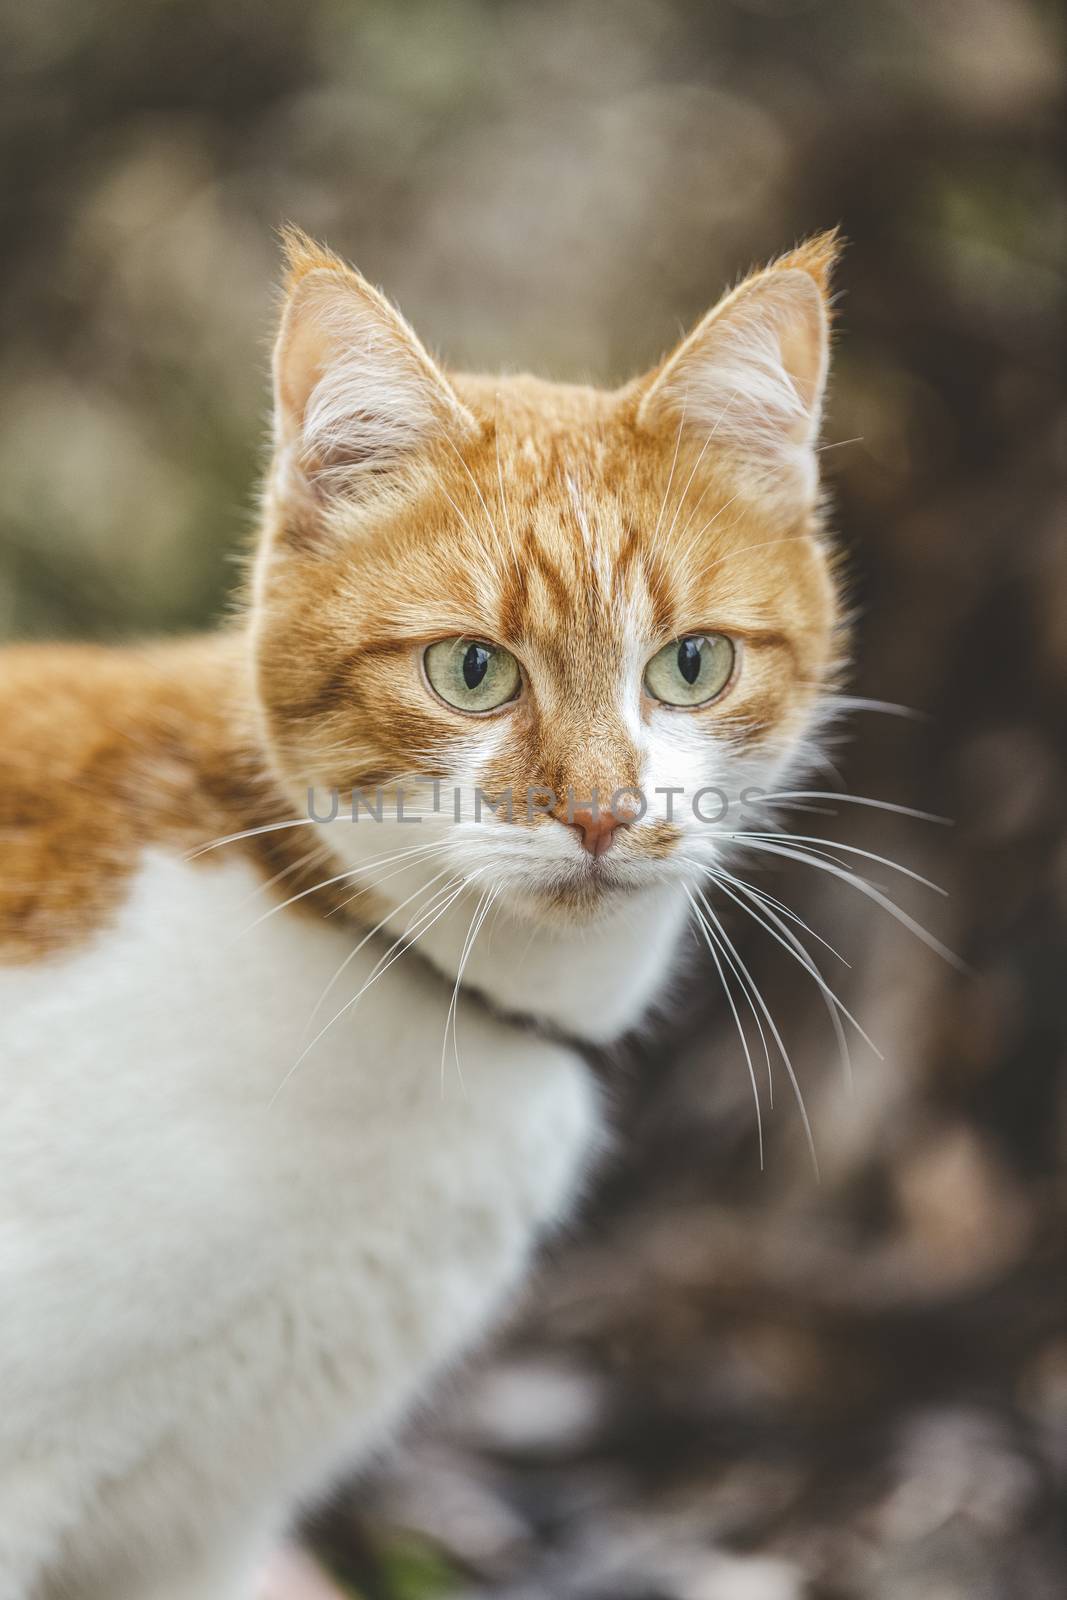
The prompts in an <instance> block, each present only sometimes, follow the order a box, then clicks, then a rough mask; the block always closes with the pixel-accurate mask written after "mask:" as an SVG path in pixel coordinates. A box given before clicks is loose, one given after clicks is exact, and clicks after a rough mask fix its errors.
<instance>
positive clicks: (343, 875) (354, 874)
mask: <svg viewBox="0 0 1067 1600" xmlns="http://www.w3.org/2000/svg"><path fill="white" fill-rule="evenodd" d="M439 848H440V844H439V842H437V843H434V844H423V845H413V846H411V847H410V848H409V849H407V850H402V851H400V852H399V853H398V854H397V855H393V856H386V858H385V860H384V861H383V860H376V861H369V862H367V863H365V864H362V865H360V866H356V867H346V868H345V870H344V871H343V872H337V873H335V874H334V875H333V877H332V878H322V879H320V881H319V882H318V883H313V884H311V885H310V886H309V887H308V888H307V889H300V890H299V891H298V892H297V893H296V894H291V895H290V896H289V898H288V900H282V901H281V902H280V903H279V904H278V905H276V906H271V907H270V909H269V910H267V911H264V912H263V914H262V916H259V917H257V918H256V920H255V922H250V923H249V924H248V926H247V927H246V928H242V929H241V932H240V933H239V934H238V935H237V937H238V938H244V937H245V935H246V934H249V933H251V932H252V930H253V928H258V927H259V926H260V924H261V923H263V922H267V921H269V919H270V918H271V917H275V916H277V914H278V912H279V911H285V910H286V909H287V907H289V906H292V905H296V903H297V901H299V900H306V899H307V897H308V895H309V894H316V893H317V892H318V891H319V890H320V889H329V888H330V887H331V886H332V885H333V884H335V883H344V882H345V881H346V880H350V879H352V878H358V877H359V875H360V873H361V872H364V871H366V869H367V867H373V866H379V867H384V866H389V865H390V864H391V863H392V862H394V861H399V860H400V859H401V858H402V857H404V856H415V855H421V854H423V853H425V852H426V851H427V850H436V849H439ZM352 898H353V899H355V898H356V896H354V895H353V896H352Z"/></svg>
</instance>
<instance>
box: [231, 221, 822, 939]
mask: <svg viewBox="0 0 1067 1600" xmlns="http://www.w3.org/2000/svg"><path fill="white" fill-rule="evenodd" d="M830 253H831V250H830V245H829V243H828V242H827V241H819V242H816V244H814V245H812V246H809V247H808V248H807V250H806V251H804V250H802V251H800V252H798V253H796V254H795V255H794V256H793V257H791V258H787V259H786V260H785V261H784V262H783V263H781V264H780V265H779V266H777V267H776V268H772V269H770V270H769V271H768V272H767V273H764V274H761V275H758V276H757V277H756V278H754V279H751V280H749V281H748V283H747V284H745V285H742V287H741V289H739V290H736V291H734V294H733V295H732V296H730V297H728V298H727V300H726V301H724V302H723V303H722V304H721V306H720V307H719V308H718V309H717V311H716V312H714V313H712V315H711V316H710V317H709V318H708V319H705V322H704V323H702V324H701V325H700V326H699V327H698V328H697V329H696V330H695V332H694V333H693V334H691V335H690V336H689V338H688V340H686V341H685V343H684V344H683V345H682V346H681V347H680V349H679V350H678V351H677V352H675V354H674V355H673V356H672V357H671V358H669V359H668V361H666V362H665V363H663V364H662V365H661V366H660V367H659V368H657V369H656V371H655V372H654V373H652V374H650V375H649V376H648V377H646V378H643V379H641V380H639V381H637V382H635V383H633V384H631V385H628V386H627V387H626V388H625V389H623V390H621V391H617V392H614V393H608V392H603V391H599V390H595V389H584V388H575V387H568V386H563V385H553V384H548V383H543V382H540V381H538V380H536V379H533V378H528V377H516V378H499V379H487V378H470V377H461V376H452V377H449V378H446V377H445V376H444V375H443V374H442V373H441V372H440V371H439V370H438V369H437V368H436V367H435V366H434V365H433V363H432V362H431V361H430V358H429V357H428V356H427V355H426V353H425V351H424V350H423V349H422V347H421V346H420V345H419V344H418V342H417V340H416V339H415V336H414V335H413V334H412V333H411V332H410V330H409V329H408V328H407V327H406V325H405V324H403V323H402V322H401V320H400V318H399V317H398V316H397V314H396V313H395V312H394V311H393V310H392V309H391V308H390V307H389V306H388V305H387V304H386V303H385V302H384V301H382V300H381V299H380V297H378V296H377V295H376V294H375V293H374V291H373V290H371V289H370V288H369V286H368V285H366V284H365V283H364V282H363V281H362V280H361V279H359V278H358V277H356V276H355V275H354V274H352V273H351V272H349V271H348V270H347V269H345V268H344V267H342V266H341V265H340V264H339V263H337V262H335V261H334V260H333V258H330V257H325V256H323V255H322V254H321V253H318V252H316V251H314V250H313V248H311V247H309V246H307V245H306V244H304V243H298V244H297V245H295V246H294V266H293V274H292V281H291V288H290V297H289V303H288V305H287V308H286V313H285V317H284V319H283V326H282V331H281V335H280V337H279V344H278V351H277V356H276V385H277V410H276V418H277V423H276V436H277V438H276V442H277V449H276V457H275V465H274V472H273V476H272V480H271V485H270V489H269V494H268V535H267V538H266V540H265V545H264V549H263V551H262V553H261V557H260V563H259V567H258V571H257V583H256V597H255V604H254V609H253V622H254V637H255V645H256V660H257V681H258V685H259V693H260V696H261V701H262V706H263V710H264V713H265V725H266V729H267V734H268V741H269V746H270V749H271V752H272V757H273V760H274V763H275V765H276V768H277V770H278V771H279V773H280V774H281V776H282V778H283V780H284V782H285V784H286V786H287V788H288V790H289V792H290V794H291V796H292V798H293V799H294V801H295V802H296V803H298V804H299V805H300V806H301V807H305V806H306V805H307V803H308V790H309V789H311V788H313V789H314V790H315V806H316V809H317V810H319V812H320V814H322V812H323V811H324V810H327V809H328V808H329V802H328V799H327V796H328V793H329V792H331V791H332V792H336V793H337V794H338V795H339V796H340V808H341V813H340V814H341V816H342V817H343V816H344V815H345V814H346V812H347V813H349V814H350V806H351V794H352V791H353V789H356V788H359V789H362V790H363V791H364V794H365V796H366V799H367V800H368V801H369V802H371V803H372V804H376V803H377V802H376V797H375V794H374V791H375V789H376V788H381V789H382V791H383V795H382V813H383V818H384V820H383V822H381V823H378V822H375V821H373V820H371V818H370V816H369V815H368V814H367V813H366V810H365V811H364V815H363V818H362V820H361V821H359V822H357V823H355V824H353V823H351V822H350V821H349V822H348V823H344V822H338V824H337V825H336V826H334V827H333V828H332V829H331V833H330V843H331V845H332V846H333V848H334V849H335V851H336V853H337V854H338V855H339V856H340V857H341V858H342V860H343V861H345V862H349V863H354V862H357V861H359V862H369V861H383V862H386V861H388V860H393V859H397V860H400V859H403V858H401V857H400V856H399V854H398V852H401V851H405V850H407V851H411V852H412V854H411V856H410V857H409V858H407V859H410V860H419V859H423V858H424V859H425V863H426V866H427V876H429V875H430V872H429V869H430V867H431V866H432V868H433V870H434V871H437V872H440V873H441V874H442V875H443V881H444V882H445V883H446V884H447V883H448V882H450V881H451V877H450V876H449V875H452V876H454V877H455V878H457V879H458V877H459V876H460V875H462V874H467V875H470V874H475V881H478V882H482V883H484V884H489V883H492V884H493V885H494V886H495V887H496V888H497V890H498V894H499V895H501V896H502V897H503V899H504V901H505V902H506V903H510V904H512V906H513V907H514V908H515V909H517V910H520V911H525V912H526V913H530V912H532V913H534V914H535V915H540V916H542V917H552V916H557V915H565V916H569V917H574V916H585V917H595V915H596V913H597V911H598V909H599V908H601V907H602V906H604V905H606V904H608V903H611V902H613V901H617V900H618V898H619V896H622V895H627V894H632V893H633V892H634V891H635V890H640V889H641V888H642V887H649V886H654V885H657V884H660V883H662V882H663V880H664V879H665V878H669V877H672V876H673V877H678V876H685V877H689V878H692V877H693V876H694V867H695V866H696V865H698V864H702V863H704V864H706V863H710V862H711V861H712V860H714V859H715V858H716V856H717V855H718V853H719V852H720V850H721V846H722V840H723V834H724V833H725V832H727V831H729V830H731V829H736V828H737V827H739V826H741V825H742V820H741V819H742V817H743V811H742V804H743V801H742V795H743V791H744V790H745V789H746V788H749V787H751V786H767V785H769V784H772V783H774V782H775V781H777V780H778V779H780V777H781V775H782V773H783V771H784V769H785V768H787V767H788V765H789V764H790V762H791V761H795V760H796V759H797V758H798V757H800V756H802V755H803V752H804V740H805V737H806V736H807V734H808V733H809V731H810V729H811V727H812V724H813V719H814V717H815V715H816V714H817V711H818V703H819V696H820V691H821V690H822V689H823V688H824V686H825V684H826V680H827V676H828V673H829V672H830V671H831V670H832V666H833V660H834V637H835V627H836V621H837V611H836V600H835V593H834V587H833V583H832V579H831V575H830V569H829V564H828V559H827V555H826V553H825V550H824V548H823V546H822V544H821V543H820V540H819V529H818V525H817V510H816V473H815V455H814V449H815V441H816V434H817V428H818V413H819V404H820V400H821V395H822V388H823V383H824V378H825V369H826V320H827V319H826V311H825V276H826V272H827V269H828V265H829V258H830ZM435 783H436V787H435ZM397 785H400V786H401V789H402V796H403V807H404V813H405V815H406V816H418V815H421V816H422V817H423V818H424V820H423V822H422V823H421V824H420V825H418V826H411V825H410V823H406V822H400V821H399V820H398V818H397V811H396V805H397V795H396V787H397ZM657 791H658V792H657ZM667 791H674V792H673V793H668V792H667ZM594 796H595V797H596V802H597V803H596V805H595V806H594V805H591V804H590V802H591V800H592V799H593V797H594ZM492 801H495V802H496V805H495V808H494V805H493V804H492V803H491V802H492ZM424 847H425V848H424ZM420 852H421V856H420Z"/></svg>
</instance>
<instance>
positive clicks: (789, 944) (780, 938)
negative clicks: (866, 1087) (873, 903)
mask: <svg viewBox="0 0 1067 1600" xmlns="http://www.w3.org/2000/svg"><path fill="white" fill-rule="evenodd" d="M714 876H716V877H717V876H718V874H714ZM719 887H720V888H721V889H722V892H723V894H725V895H727V896H728V897H729V898H730V899H731V900H732V901H733V902H734V904H735V905H737V906H740V907H741V910H742V911H744V912H746V913H747V915H748V916H750V917H753V918H754V920H755V921H756V922H759V923H760V925H761V926H762V927H763V928H764V929H765V931H766V932H767V933H769V934H770V935H771V938H772V939H776V940H777V942H778V943H779V944H781V945H783V946H784V948H786V949H788V950H789V951H790V954H792V955H793V956H794V958H797V951H798V950H799V951H800V953H801V956H802V957H803V959H802V960H801V962H800V964H801V966H803V967H804V968H805V969H806V970H807V971H808V972H809V973H810V974H811V976H812V977H813V978H814V979H815V982H816V983H817V984H818V986H819V988H820V989H821V990H822V992H823V994H824V995H825V996H826V997H827V998H828V999H830V1000H832V1001H833V1003H834V1005H835V1006H836V1007H837V1009H838V1010H839V1011H840V1013H841V1015H842V1016H843V1017H846V1018H847V1019H848V1021H849V1022H851V1024H852V1026H853V1027H854V1028H855V1030H856V1032H857V1033H858V1034H859V1036H860V1038H861V1039H862V1040H863V1042H864V1043H865V1044H867V1045H869V1046H870V1048H871V1049H872V1050H873V1051H874V1053H875V1055H876V1056H877V1057H878V1059H879V1061H884V1060H885V1056H884V1055H883V1054H882V1052H881V1050H879V1048H878V1046H877V1045H876V1044H875V1042H874V1040H873V1039H872V1038H871V1036H870V1034H869V1033H868V1032H867V1031H866V1029H865V1028H863V1027H862V1026H861V1024H860V1023H859V1022H857V1020H856V1018H855V1017H854V1016H853V1015H852V1012H851V1011H850V1010H849V1009H848V1007H847V1006H846V1005H845V1004H844V1002H843V1001H842V1000H839V999H838V997H837V995H836V994H835V993H834V991H833V990H832V989H831V988H830V985H829V984H828V983H827V982H826V979H825V978H824V977H823V975H822V973H821V972H820V971H819V968H818V967H817V966H816V964H815V962H814V961H813V959H812V957H811V956H810V955H809V953H808V951H807V950H805V948H804V946H803V945H802V944H801V942H800V940H799V939H798V938H797V937H796V935H795V934H793V933H790V931H789V929H788V928H786V927H785V925H784V923H783V922H782V919H781V918H780V917H778V916H777V915H776V914H775V913H774V912H773V911H772V910H771V909H770V907H769V906H763V907H762V908H761V909H762V910H763V911H764V912H765V913H766V915H767V917H769V918H771V919H772V920H773V921H774V922H775V924H776V925H777V926H778V928H779V929H780V930H781V932H780V933H776V932H775V931H774V929H773V928H771V927H770V926H768V924H767V923H765V922H763V921H762V919H761V918H760V917H759V916H758V915H757V914H756V912H755V911H754V910H753V909H752V908H751V906H748V905H745V904H744V903H743V901H742V900H741V899H739V898H738V896H737V895H736V894H734V892H733V890H732V889H729V888H727V886H726V884H724V883H722V882H720V884H719ZM746 898H751V899H754V900H756V901H757V902H758V900H759V892H758V890H749V892H748V893H747V894H746Z"/></svg>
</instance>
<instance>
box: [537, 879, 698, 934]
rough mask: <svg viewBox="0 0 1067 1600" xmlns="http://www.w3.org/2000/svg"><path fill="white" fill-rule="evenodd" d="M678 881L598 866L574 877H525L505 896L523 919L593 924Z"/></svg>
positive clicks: (548, 923) (568, 924) (565, 924)
mask: <svg viewBox="0 0 1067 1600" xmlns="http://www.w3.org/2000/svg"><path fill="white" fill-rule="evenodd" d="M676 882H677V880H676V879H675V878H674V877H672V876H668V875H667V874H666V873H657V874H656V875H655V876H649V877H645V876H643V875H642V876H640V877H638V876H636V875H632V874H626V875H623V874H621V873H618V872H612V871H610V870H608V869H605V868H601V867H599V866H598V867H596V868H594V869H593V870H591V871H589V872H583V873H581V874H580V875H579V874H575V876H574V877H572V878H555V877H554V878H552V879H550V880H548V881H546V882H536V881H531V880H524V881H523V882H521V883H520V884H518V885H516V886H515V888H513V889H511V890H509V891H508V893H507V895H506V900H507V904H508V907H509V910H510V911H511V913H512V914H513V915H514V916H516V917H517V918H519V919H520V920H521V921H523V922H530V923H538V924H540V925H542V926H547V927H594V926H595V925H596V924H597V923H598V922H606V921H609V920H610V919H611V917H612V916H613V915H614V914H615V913H616V912H618V911H620V910H622V909H623V908H628V909H630V910H632V908H633V906H634V904H635V902H639V901H640V900H641V899H642V898H644V897H646V896H649V895H656V894H660V893H662V892H664V891H665V890H666V889H668V888H669V887H670V886H671V885H672V884H676Z"/></svg>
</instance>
